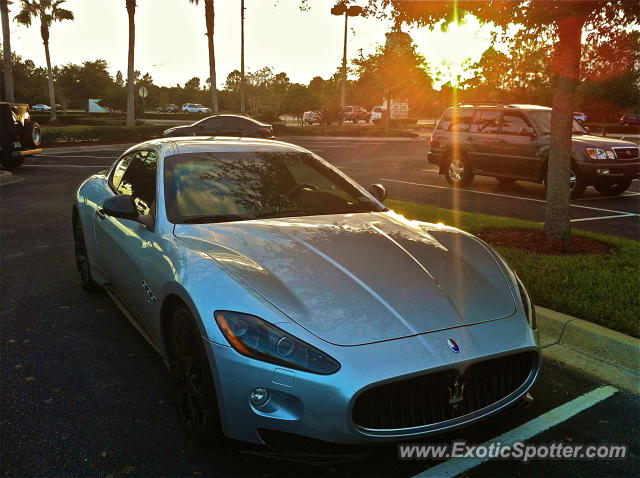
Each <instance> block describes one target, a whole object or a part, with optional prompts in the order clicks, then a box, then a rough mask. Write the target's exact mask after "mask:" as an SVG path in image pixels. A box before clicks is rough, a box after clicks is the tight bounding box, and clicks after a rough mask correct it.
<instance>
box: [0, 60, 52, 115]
mask: <svg viewBox="0 0 640 478" xmlns="http://www.w3.org/2000/svg"><path fill="white" fill-rule="evenodd" d="M11 63H12V67H13V80H14V99H15V101H18V102H20V103H30V104H38V103H44V102H46V101H47V96H48V86H47V70H46V69H45V68H40V67H37V66H36V65H35V64H34V63H33V61H32V60H23V59H22V57H20V56H19V55H16V54H15V53H14V54H13V55H12V60H11ZM2 65H3V63H2V64H0V68H4V67H3V66H2ZM2 73H3V74H2V75H0V81H3V78H4V69H3V72H2ZM2 87H3V88H4V82H3V85H2Z"/></svg>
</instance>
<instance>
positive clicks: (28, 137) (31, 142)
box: [20, 121, 42, 148]
mask: <svg viewBox="0 0 640 478" xmlns="http://www.w3.org/2000/svg"><path fill="white" fill-rule="evenodd" d="M20 141H21V142H22V145H23V146H24V147H26V148H39V147H40V146H41V145H42V131H41V130H40V125H39V124H38V123H36V122H35V121H28V122H26V123H25V124H24V127H23V128H22V131H21V132H20Z"/></svg>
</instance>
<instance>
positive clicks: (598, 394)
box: [414, 385, 618, 478]
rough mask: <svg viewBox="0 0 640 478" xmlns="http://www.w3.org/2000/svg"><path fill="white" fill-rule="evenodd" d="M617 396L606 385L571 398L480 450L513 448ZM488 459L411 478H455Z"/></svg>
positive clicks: (454, 464) (447, 463)
mask: <svg viewBox="0 0 640 478" xmlns="http://www.w3.org/2000/svg"><path fill="white" fill-rule="evenodd" d="M616 392H618V389H617V388H615V387H611V386H609V385H606V386H604V387H599V388H596V389H595V390H592V391H590V392H587V393H585V394H584V395H581V396H579V397H578V398H574V399H573V400H571V401H570V402H567V403H565V404H564V405H560V406H559V407H557V408H554V409H553V410H550V411H548V412H547V413H544V414H542V415H540V416H539V417H537V418H534V419H533V420H531V421H528V422H527V423H524V424H522V425H520V426H519V427H516V428H514V429H513V430H511V431H508V432H507V433H504V434H502V435H500V436H498V437H495V438H492V439H491V440H488V441H486V442H484V443H483V444H482V445H483V446H490V445H491V443H500V444H501V445H503V446H509V445H513V444H514V443H516V442H524V441H526V440H529V439H530V438H533V437H534V436H536V435H539V434H540V433H542V432H544V431H546V430H548V429H549V428H551V427H554V426H556V425H559V424H561V423H562V422H565V421H567V420H568V419H569V418H571V417H573V416H574V415H577V414H578V413H580V412H582V411H584V410H586V409H588V408H591V407H592V406H594V405H596V404H598V403H600V402H602V401H603V400H606V399H607V398H609V397H611V396H612V395H614V394H615V393H616ZM489 460H490V458H488V457H485V458H455V459H452V460H449V461H445V462H444V463H441V464H439V465H436V466H434V467H432V468H429V469H428V470H425V471H423V472H422V473H419V474H417V475H415V476H414V478H417V477H420V478H436V477H437V478H442V477H450V476H451V477H452V476H458V475H459V474H461V473H464V472H465V471H468V470H471V469H472V468H475V467H476V466H478V465H481V464H482V463H484V462H486V461H489Z"/></svg>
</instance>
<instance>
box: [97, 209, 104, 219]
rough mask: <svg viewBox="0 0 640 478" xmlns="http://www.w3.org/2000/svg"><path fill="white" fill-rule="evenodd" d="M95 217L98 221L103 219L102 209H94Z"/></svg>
mask: <svg viewBox="0 0 640 478" xmlns="http://www.w3.org/2000/svg"><path fill="white" fill-rule="evenodd" d="M96 216H98V217H99V218H100V219H104V217H105V216H104V211H103V210H102V208H100V209H96Z"/></svg>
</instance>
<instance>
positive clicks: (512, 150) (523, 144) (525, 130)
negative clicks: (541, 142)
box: [490, 111, 541, 179]
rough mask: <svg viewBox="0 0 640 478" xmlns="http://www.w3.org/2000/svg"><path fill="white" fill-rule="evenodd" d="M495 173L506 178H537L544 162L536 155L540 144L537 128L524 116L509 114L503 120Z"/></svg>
mask: <svg viewBox="0 0 640 478" xmlns="http://www.w3.org/2000/svg"><path fill="white" fill-rule="evenodd" d="M493 148H494V156H495V160H494V161H492V162H491V163H490V168H491V172H493V173H496V174H499V175H501V176H505V177H518V178H523V179H531V178H534V177H536V174H537V171H538V169H539V163H540V162H541V159H540V158H538V157H537V156H536V152H537V151H538V144H537V142H536V135H535V134H534V129H533V127H532V126H531V123H529V120H528V119H527V118H526V117H525V116H524V114H522V113H520V112H518V111H505V112H504V113H503V114H502V118H501V120H500V129H499V131H498V134H497V135H496V142H495V146H493Z"/></svg>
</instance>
